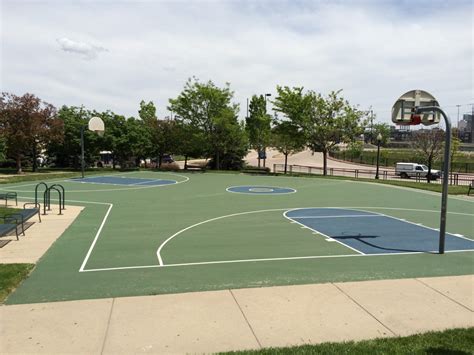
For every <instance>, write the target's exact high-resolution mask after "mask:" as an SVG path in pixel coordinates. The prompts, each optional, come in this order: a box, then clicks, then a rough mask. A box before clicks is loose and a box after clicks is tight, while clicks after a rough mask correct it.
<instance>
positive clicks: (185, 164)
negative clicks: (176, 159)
mask: <svg viewBox="0 0 474 355" xmlns="http://www.w3.org/2000/svg"><path fill="white" fill-rule="evenodd" d="M187 168H188V156H187V155H186V154H185V155H184V170H186V169H187Z"/></svg>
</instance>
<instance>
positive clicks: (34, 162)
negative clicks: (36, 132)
mask: <svg viewBox="0 0 474 355" xmlns="http://www.w3.org/2000/svg"><path fill="white" fill-rule="evenodd" d="M37 167H38V162H37V161H36V144H35V143H33V172H34V173H35V172H36V170H38V169H37Z"/></svg>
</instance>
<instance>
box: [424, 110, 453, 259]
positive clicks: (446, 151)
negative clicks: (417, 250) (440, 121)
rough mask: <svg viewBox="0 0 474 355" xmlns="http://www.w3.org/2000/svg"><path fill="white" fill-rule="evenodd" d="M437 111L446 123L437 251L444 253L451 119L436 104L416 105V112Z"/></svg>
mask: <svg viewBox="0 0 474 355" xmlns="http://www.w3.org/2000/svg"><path fill="white" fill-rule="evenodd" d="M433 111H436V112H439V113H440V114H441V115H442V116H443V118H444V122H445V123H446V139H445V145H444V162H443V191H442V193H441V218H440V226H439V253H440V254H444V246H445V239H446V212H447V209H448V182H449V166H450V162H449V160H450V158H451V154H450V152H451V121H450V119H449V117H448V116H447V115H446V113H444V111H443V110H442V109H440V108H439V107H438V106H425V107H417V108H416V113H417V114H420V113H423V112H433Z"/></svg>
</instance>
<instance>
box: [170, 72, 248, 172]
mask: <svg viewBox="0 0 474 355" xmlns="http://www.w3.org/2000/svg"><path fill="white" fill-rule="evenodd" d="M233 95H234V93H233V92H232V91H231V90H230V87H229V84H226V86H225V87H224V88H218V87H217V86H215V85H214V83H213V82H212V81H208V82H207V83H201V82H199V80H197V79H196V78H193V79H189V80H188V81H187V82H186V84H185V86H184V89H183V91H182V92H181V93H180V94H179V96H178V97H177V98H176V99H170V100H169V102H170V105H169V107H168V109H169V110H171V111H173V112H175V113H176V118H177V120H178V121H179V122H182V123H184V124H189V125H190V126H191V127H192V128H193V129H194V130H195V131H196V132H201V134H202V136H203V137H204V143H205V144H204V147H203V148H204V151H205V152H206V155H207V156H208V157H209V156H212V157H213V160H214V162H215V167H216V169H220V168H221V159H222V158H223V155H225V154H227V153H230V152H231V151H232V152H233V153H236V154H239V155H240V154H242V152H245V153H246V149H245V148H243V147H241V146H238V147H236V146H234V145H233V144H239V145H242V144H246V141H245V134H244V133H243V132H242V131H243V127H242V126H241V125H240V124H239V122H238V120H237V115H238V105H237V104H234V103H232V102H231V100H232V98H233ZM232 134H234V137H229V135H232ZM245 153H244V155H245ZM244 155H242V156H240V157H239V156H236V157H234V158H232V159H233V160H235V159H240V160H242V158H243V156H244ZM226 164H227V163H226Z"/></svg>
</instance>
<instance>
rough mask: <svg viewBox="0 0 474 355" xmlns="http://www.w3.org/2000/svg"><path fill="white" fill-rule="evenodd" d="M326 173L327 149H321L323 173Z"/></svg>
mask: <svg viewBox="0 0 474 355" xmlns="http://www.w3.org/2000/svg"><path fill="white" fill-rule="evenodd" d="M327 174H328V151H327V150H323V175H324V176H326V175H327Z"/></svg>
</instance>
